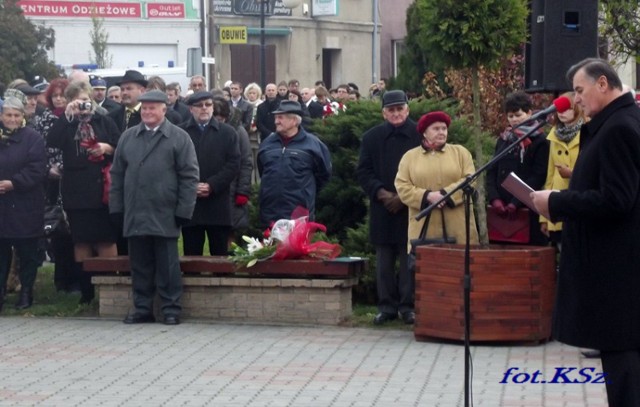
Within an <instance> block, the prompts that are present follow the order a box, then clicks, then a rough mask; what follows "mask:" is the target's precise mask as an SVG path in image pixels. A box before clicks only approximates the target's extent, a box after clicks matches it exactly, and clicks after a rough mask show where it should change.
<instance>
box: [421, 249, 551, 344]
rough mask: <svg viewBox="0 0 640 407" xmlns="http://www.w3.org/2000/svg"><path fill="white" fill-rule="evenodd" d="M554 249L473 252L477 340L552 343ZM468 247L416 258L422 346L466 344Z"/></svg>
mask: <svg viewBox="0 0 640 407" xmlns="http://www.w3.org/2000/svg"><path fill="white" fill-rule="evenodd" d="M555 257H556V255H555V249H553V248H551V247H537V246H515V245H491V246H490V247H489V248H487V249H483V248H480V247H478V246H474V247H472V249H471V262H470V275H471V338H470V339H471V340H472V341H527V342H529V341H531V342H544V341H546V340H548V339H549V338H550V337H551V315H552V311H553V304H554V300H555V286H556V261H555ZM463 277H464V246H462V245H447V244H438V245H430V246H422V247H419V248H418V249H417V252H416V301H415V307H416V323H415V328H414V334H415V338H416V340H428V339H432V338H440V339H451V340H463V339H464V302H463V301H464V293H463Z"/></svg>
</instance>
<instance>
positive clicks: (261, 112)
mask: <svg viewBox="0 0 640 407" xmlns="http://www.w3.org/2000/svg"><path fill="white" fill-rule="evenodd" d="M278 106H280V99H278V87H277V86H276V84H275V83H269V84H267V86H265V88H264V102H262V103H260V104H259V105H258V107H257V109H258V111H257V112H256V127H257V128H258V131H259V132H260V141H264V139H266V138H267V137H269V134H271V133H273V132H274V131H276V122H275V116H274V115H273V111H274V110H277V109H278Z"/></svg>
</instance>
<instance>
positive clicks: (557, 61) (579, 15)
mask: <svg viewBox="0 0 640 407" xmlns="http://www.w3.org/2000/svg"><path fill="white" fill-rule="evenodd" d="M529 7H530V13H529V21H528V28H529V29H528V31H529V39H530V41H528V42H527V45H526V48H525V75H524V81H525V90H526V91H528V92H564V91H568V90H571V89H572V85H571V84H570V83H568V82H567V80H566V73H567V71H568V70H569V68H570V67H571V66H572V65H574V64H576V63H577V62H580V61H581V60H583V59H585V58H590V57H597V56H598V1H597V0H532V1H531V2H530V5H529Z"/></svg>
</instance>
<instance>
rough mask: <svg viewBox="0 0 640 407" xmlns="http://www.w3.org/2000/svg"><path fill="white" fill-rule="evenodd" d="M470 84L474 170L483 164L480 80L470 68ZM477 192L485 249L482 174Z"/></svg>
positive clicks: (485, 225) (485, 210)
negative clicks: (474, 157)
mask: <svg viewBox="0 0 640 407" xmlns="http://www.w3.org/2000/svg"><path fill="white" fill-rule="evenodd" d="M471 83H472V87H473V124H474V127H475V139H476V143H475V149H476V151H475V153H476V168H479V167H481V166H482V165H484V163H485V159H484V154H483V152H482V116H481V115H480V104H481V100H480V78H479V75H478V68H476V67H474V68H471ZM475 188H476V190H477V191H478V197H477V199H476V213H477V214H478V218H477V219H476V223H477V225H478V235H479V236H478V237H479V239H480V245H481V246H483V247H486V246H488V245H489V232H488V231H487V208H486V200H487V198H486V193H485V173H484V172H483V173H482V174H480V177H478V182H477V183H476V185H475Z"/></svg>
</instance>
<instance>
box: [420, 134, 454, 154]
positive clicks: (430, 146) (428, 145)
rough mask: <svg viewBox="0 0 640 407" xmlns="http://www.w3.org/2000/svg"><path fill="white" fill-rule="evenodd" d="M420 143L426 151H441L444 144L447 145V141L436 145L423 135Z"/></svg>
mask: <svg viewBox="0 0 640 407" xmlns="http://www.w3.org/2000/svg"><path fill="white" fill-rule="evenodd" d="M420 145H421V146H422V148H423V149H424V151H426V152H427V153H431V152H434V151H442V149H443V148H444V146H446V145H447V143H444V144H443V145H441V146H436V145H435V144H432V143H429V141H428V140H427V139H426V138H424V137H423V138H422V141H421V142H420Z"/></svg>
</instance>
